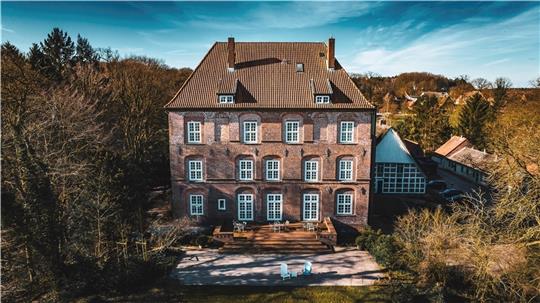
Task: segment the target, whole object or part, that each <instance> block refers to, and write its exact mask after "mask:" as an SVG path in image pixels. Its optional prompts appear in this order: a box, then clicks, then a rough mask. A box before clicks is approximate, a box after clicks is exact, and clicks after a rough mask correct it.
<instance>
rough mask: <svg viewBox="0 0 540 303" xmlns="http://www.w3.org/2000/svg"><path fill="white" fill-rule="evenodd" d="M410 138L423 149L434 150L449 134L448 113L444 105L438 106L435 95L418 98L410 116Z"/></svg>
mask: <svg viewBox="0 0 540 303" xmlns="http://www.w3.org/2000/svg"><path fill="white" fill-rule="evenodd" d="M409 120H410V123H409V125H410V135H409V136H408V137H409V138H410V139H412V140H415V141H417V142H418V143H419V144H420V145H421V146H422V147H423V148H424V149H427V150H434V149H435V148H436V147H437V146H439V145H440V144H442V143H443V142H444V141H446V140H447V139H448V137H449V136H450V134H451V127H450V122H449V114H448V110H447V108H446V106H445V105H443V106H440V105H439V100H438V98H437V97H436V96H430V97H427V96H424V97H420V98H418V100H416V102H415V103H414V106H413V108H412V116H411V117H410V119H409Z"/></svg>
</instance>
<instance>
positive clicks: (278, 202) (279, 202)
mask: <svg viewBox="0 0 540 303" xmlns="http://www.w3.org/2000/svg"><path fill="white" fill-rule="evenodd" d="M271 206H272V207H271ZM282 217H283V195H282V194H268V195H266V220H267V221H281V220H282Z"/></svg>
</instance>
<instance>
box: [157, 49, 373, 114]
mask: <svg viewBox="0 0 540 303" xmlns="http://www.w3.org/2000/svg"><path fill="white" fill-rule="evenodd" d="M326 49H327V48H326V45H325V44H324V43H320V42H317V43H315V42H313V43H312V42H236V43H235V53H236V64H235V68H234V70H229V69H227V54H228V52H227V43H226V42H216V43H215V44H214V45H213V46H212V48H210V50H209V51H208V53H207V54H206V56H205V57H204V58H203V60H202V61H201V63H200V64H199V66H197V68H196V69H195V71H194V72H193V73H192V75H191V76H190V77H189V78H188V80H187V81H186V82H185V83H184V85H183V86H182V87H181V88H180V90H179V91H178V93H177V94H176V96H174V98H173V99H172V100H171V101H170V102H169V103H168V104H167V105H166V106H165V108H167V109H169V110H173V109H186V110H190V109H197V110H199V109H220V108H229V109H230V108H238V109H251V108H269V109H280V108H282V109H320V108H323V109H368V110H372V109H374V107H373V105H371V104H370V103H369V102H368V101H367V100H366V98H364V96H363V95H362V93H361V92H360V90H359V89H358V88H357V87H356V85H355V84H354V83H353V81H352V80H351V79H350V77H349V75H348V74H347V72H346V71H345V70H344V69H343V67H341V65H340V64H339V63H338V62H337V60H336V68H335V69H334V70H330V69H328V68H327V66H326ZM296 63H303V64H304V71H303V72H297V71H296ZM223 93H235V95H236V98H235V103H234V104H219V103H218V101H217V95H218V94H223ZM315 94H330V95H331V100H332V102H331V103H330V104H316V103H315V102H314V95H315Z"/></svg>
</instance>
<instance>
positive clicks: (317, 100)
mask: <svg viewBox="0 0 540 303" xmlns="http://www.w3.org/2000/svg"><path fill="white" fill-rule="evenodd" d="M315 103H317V104H328V103H330V96H315Z"/></svg>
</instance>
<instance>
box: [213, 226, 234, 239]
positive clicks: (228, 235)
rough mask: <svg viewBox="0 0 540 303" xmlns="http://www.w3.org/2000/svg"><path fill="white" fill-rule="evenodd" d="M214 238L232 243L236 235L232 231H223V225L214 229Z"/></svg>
mask: <svg viewBox="0 0 540 303" xmlns="http://www.w3.org/2000/svg"><path fill="white" fill-rule="evenodd" d="M212 236H213V237H214V239H216V240H218V241H221V242H232V241H233V240H234V233H233V232H232V231H229V232H226V231H221V225H218V226H216V228H214V232H212Z"/></svg>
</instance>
